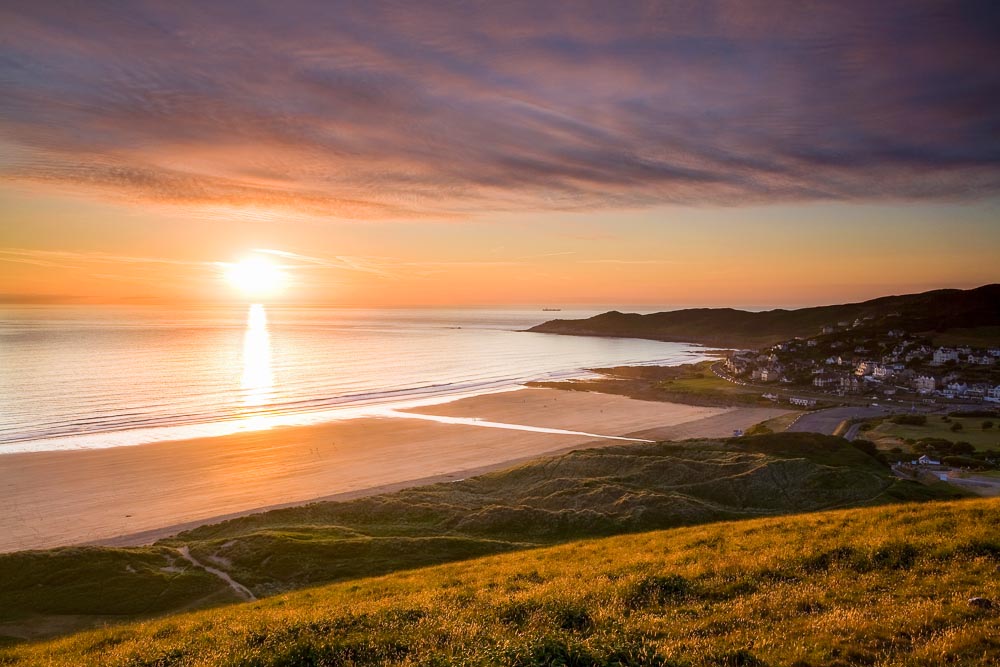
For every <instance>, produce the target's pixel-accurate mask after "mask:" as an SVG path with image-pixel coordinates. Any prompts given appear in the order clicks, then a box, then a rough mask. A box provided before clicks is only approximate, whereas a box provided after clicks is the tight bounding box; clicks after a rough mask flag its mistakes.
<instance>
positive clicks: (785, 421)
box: [746, 412, 802, 435]
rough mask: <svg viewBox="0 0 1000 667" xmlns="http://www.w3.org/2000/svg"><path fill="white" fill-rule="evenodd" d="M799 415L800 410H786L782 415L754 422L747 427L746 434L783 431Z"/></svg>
mask: <svg viewBox="0 0 1000 667" xmlns="http://www.w3.org/2000/svg"><path fill="white" fill-rule="evenodd" d="M801 416H802V413H801V412H787V413H785V414H783V415H778V416H777V417H772V418H771V419H767V420H765V421H762V422H760V423H759V424H754V425H753V426H751V427H750V428H749V429H747V431H746V434H747V435H767V434H768V433H784V432H785V431H787V430H788V427H789V426H791V425H792V424H793V423H795V420H796V419H798V418H799V417H801Z"/></svg>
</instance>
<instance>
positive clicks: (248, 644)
mask: <svg viewBox="0 0 1000 667" xmlns="http://www.w3.org/2000/svg"><path fill="white" fill-rule="evenodd" d="M998 568H1000V501H997V500H992V501H983V500H977V501H959V502H951V503H929V504H921V505H905V506H899V505H897V506H887V507H881V508H866V509H861V510H857V509H856V510H848V511H835V512H826V513H816V514H807V515H801V516H793V517H783V518H770V519H763V520H760V519H758V520H750V521H741V522H733V523H716V524H711V525H705V526H698V527H687V528H678V529H672V530H667V531H660V532H650V533H644V534H637V535H627V536H619V537H613V538H605V539H600V540H592V541H584V542H574V543H571V544H566V545H562V546H558V547H554V548H547V549H538V550H532V551H525V552H520V553H517V554H505V555H501V556H493V557H488V558H483V559H479V560H474V561H468V562H463V563H453V564H449V565H445V566H438V567H434V568H429V569H423V570H415V571H410V572H405V573H396V574H393V575H390V576H385V577H381V578H374V579H364V580H360V581H354V582H349V583H342V584H335V585H332V586H327V587H324V588H316V589H311V590H307V591H300V592H296V593H290V594H285V595H281V596H277V597H274V598H269V599H267V600H263V601H260V602H257V603H252V604H243V605H234V606H229V607H226V608H223V609H218V610H211V611H204V612H197V613H193V614H185V615H181V616H176V617H171V618H168V619H164V620H160V621H156V622H149V623H144V624H135V625H129V626H125V627H117V628H109V629H104V630H99V631H92V632H87V633H83V634H79V635H76V636H72V637H68V638H65V639H61V640H57V641H53V642H49V643H44V644H36V645H26V646H21V647H13V648H9V649H7V650H6V651H0V664H7V665H36V664H45V665H52V666H57V665H74V666H77V665H104V666H108V667H115V666H121V667H125V666H128V667H152V666H158V667H166V666H181V665H253V666H255V667H269V666H270V667H278V666H290V665H439V666H445V665H501V664H502V665H514V666H528V665H580V666H589V665H608V666H612V665H614V666H622V665H650V666H681V665H684V666H689V667H700V666H757V667H761V666H766V665H771V666H777V665H785V666H788V665H795V666H796V667H820V666H823V667H835V666H837V667H842V666H850V665H879V666H882V667H889V666H895V665H900V666H901V665H919V666H926V667H931V666H935V667H936V666H938V665H944V664H949V665H969V666H972V665H987V664H998V661H1000V632H998V631H1000V612H998V609H997V608H996V607H995V606H994V608H992V609H984V608H981V607H977V606H973V605H970V604H969V603H968V600H969V599H970V598H972V597H974V596H981V597H985V598H987V599H992V600H993V601H994V605H996V603H997V602H1000V578H998V577H997V576H996V573H997V571H998Z"/></svg>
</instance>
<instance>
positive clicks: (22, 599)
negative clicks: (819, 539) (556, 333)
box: [0, 433, 961, 664]
mask: <svg viewBox="0 0 1000 667" xmlns="http://www.w3.org/2000/svg"><path fill="white" fill-rule="evenodd" d="M960 496H961V492H959V491H955V490H954V489H953V488H952V487H950V486H948V485H945V484H941V485H933V486H925V485H921V484H918V483H916V482H911V481H904V480H901V479H899V478H897V477H895V476H894V475H893V474H892V472H891V471H890V470H889V468H888V467H886V466H885V465H884V464H882V463H881V462H880V461H879V460H877V459H876V458H874V457H873V456H872V455H871V452H870V451H869V450H866V449H864V448H863V447H859V446H856V445H855V444H852V443H849V442H847V441H845V440H843V439H841V438H833V437H828V436H822V435H815V434H808V433H799V434H775V435H768V436H757V437H746V438H735V439H728V440H689V441H684V442H677V443H659V444H634V445H624V446H615V447H606V448H599V449H586V450H578V451H574V452H571V453H569V454H566V455H563V456H558V457H554V458H546V459H539V460H538V461H536V462H533V463H529V464H525V465H522V466H519V467H516V468H512V469H510V470H507V471H502V472H497V473H491V474H487V475H482V476H479V477H474V478H470V479H467V480H462V481H457V482H450V483H444V484H437V485H432V486H425V487H418V488H412V489H407V490H404V491H399V492H396V493H390V494H383V495H378V496H371V497H368V498H361V499H357V500H352V501H348V502H323V503H314V504H311V505H305V506H302V507H295V508H288V509H281V510H274V511H270V512H266V513H261V514H256V515H252V516H247V517H243V518H238V519H233V520H230V521H226V522H224V523H219V524H215V525H209V526H204V527H201V528H197V529H195V530H192V531H189V532H186V533H182V534H180V535H178V536H176V537H174V538H171V539H167V540H162V541H160V542H158V543H157V544H155V545H153V546H149V547H135V548H107V547H72V548H63V549H51V550H47V551H28V552H18V553H10V554H3V555H0V637H3V636H6V638H7V641H8V642H9V641H16V640H17V639H18V638H29V637H44V636H51V635H54V634H59V633H63V632H67V631H69V630H73V629H79V628H83V627H88V626H92V625H94V624H99V623H107V622H109V621H119V622H120V621H124V620H129V619H140V618H149V617H153V616H158V615H163V614H167V613H174V612H178V611H182V610H187V609H193V608H198V607H204V606H210V605H217V604H221V603H227V602H235V601H240V600H241V599H246V598H249V597H250V596H251V595H253V596H256V597H262V598H263V597H266V596H272V595H275V594H279V593H283V592H285V591H289V590H293V589H298V588H303V587H306V586H315V585H318V584H326V583H330V582H334V581H338V580H348V579H357V578H361V577H366V576H375V575H383V574H387V573H391V572H394V571H397V570H403V569H411V568H415V567H422V566H428V565H434V564H439V563H445V562H449V561H458V560H466V559H470V558H477V557H481V556H486V555H490V554H497V553H503V552H509V551H514V550H522V549H526V548H532V547H539V546H550V545H553V544H559V543H564V542H568V541H572V540H578V539H583V538H594V537H605V536H610V535H616V534H621V533H632V532H640V531H649V530H655V529H663V528H668V527H675V526H683V525H693V524H703V523H708V522H716V521H723V520H734V519H751V518H756V517H762V516H774V515H779V514H791V513H798V512H815V511H821V510H828V509H834V508H846V507H858V506H872V505H879V504H886V503H898V502H904V501H912V500H933V499H949V498H956V497H960ZM205 567H208V568H212V569H213V570H215V572H209V571H208V570H206V569H205ZM219 573H221V574H222V575H224V576H228V577H231V579H232V580H233V582H234V583H238V586H231V585H230V584H228V583H227V582H226V581H225V580H224V578H223V577H220V576H219ZM244 587H245V588H244ZM0 664H2V662H0ZM289 664H291V663H289Z"/></svg>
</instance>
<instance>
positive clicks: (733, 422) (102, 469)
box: [0, 389, 785, 551]
mask: <svg viewBox="0 0 1000 667" xmlns="http://www.w3.org/2000/svg"><path fill="white" fill-rule="evenodd" d="M411 411H412V412H415V413H419V414H422V415H427V416H434V415H438V416H443V417H454V418H460V419H464V420H468V421H467V422H466V423H440V422H437V421H429V420H427V419H404V418H391V417H381V418H379V417H365V418H357V419H351V420H344V421H338V422H328V423H324V424H317V425H310V426H289V427H282V428H276V429H272V430H264V431H252V432H244V433H236V434H230V435H225V436H218V437H211V438H194V439H190V440H181V441H170V442H157V443H149V444H145V445H137V446H134V447H113V448H107V449H91V450H75V451H56V452H35V453H27V454H8V455H4V456H3V457H0V462H2V463H0V503H3V505H4V507H5V508H8V511H6V512H5V513H4V514H3V516H2V517H0V551H14V550H22V549H41V548H51V547H56V546H67V545H74V544H96V543H100V544H113V545H117V546H121V545H124V544H143V543H148V542H151V541H155V540H156V539H159V538H161V537H167V536H168V535H170V534H174V533H176V532H178V530H183V529H185V528H188V527H193V526H195V525H203V524H206V523H212V522H215V521H218V520H223V519H225V518H232V517H235V516H241V515H246V514H253V513H257V512H261V511H265V510H267V509H274V508H277V507H285V506H292V505H302V504H307V503H310V502H317V501H322V500H345V499H348V498H349V497H361V496H364V495H373V494H376V493H381V492H385V491H389V490H395V489H399V488H405V487H408V486H416V485H420V484H431V483H436V482H441V481H448V480H449V479H456V478H460V477H467V476H470V475H475V474H483V473H486V472H489V471H490V470H496V469H500V468H504V467H509V466H511V465H517V464H518V463H519V462H524V461H526V460H530V459H533V458H537V457H540V456H546V455H552V454H558V453H561V452H565V451H568V450H572V449H578V448H580V447H587V446H596V445H601V446H604V445H608V444H613V443H615V442H616V441H615V440H606V439H601V438H600V437H594V436H595V435H596V434H599V435H600V436H610V437H614V438H634V439H683V438H689V437H724V436H727V435H730V434H731V433H732V430H733V429H734V428H746V427H747V426H749V425H751V424H753V423H757V422H759V421H763V420H764V419H767V418H768V417H769V416H773V415H774V414H777V413H781V412H785V411H782V410H775V409H768V408H704V407H697V406H690V405H682V404H674V403H656V402H649V401H640V400H635V399H630V398H625V397H621V396H613V395H608V394H596V393H583V392H563V391H557V390H552V389H522V390H520V391H514V392H505V393H497V394H487V395H479V396H474V397H471V398H465V399H460V400H458V401H453V402H449V403H442V404H439V405H437V406H425V408H421V409H416V408H414V409H412V410H411ZM476 419H488V420H491V421H496V422H502V423H509V424H515V425H524V426H528V427H540V428H547V429H553V428H554V429H559V428H563V427H565V426H570V427H571V428H572V429H573V430H574V431H579V432H580V433H573V434H568V433H551V432H532V431H522V430H507V429H504V428H484V427H481V426H477V425H475V421H474V420H476ZM617 442H621V441H617Z"/></svg>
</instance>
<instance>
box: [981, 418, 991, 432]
mask: <svg viewBox="0 0 1000 667" xmlns="http://www.w3.org/2000/svg"><path fill="white" fill-rule="evenodd" d="M991 428H993V422H991V421H990V420H989V419H987V420H986V421H984V422H983V430H984V431H989V430H990V429H991Z"/></svg>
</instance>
